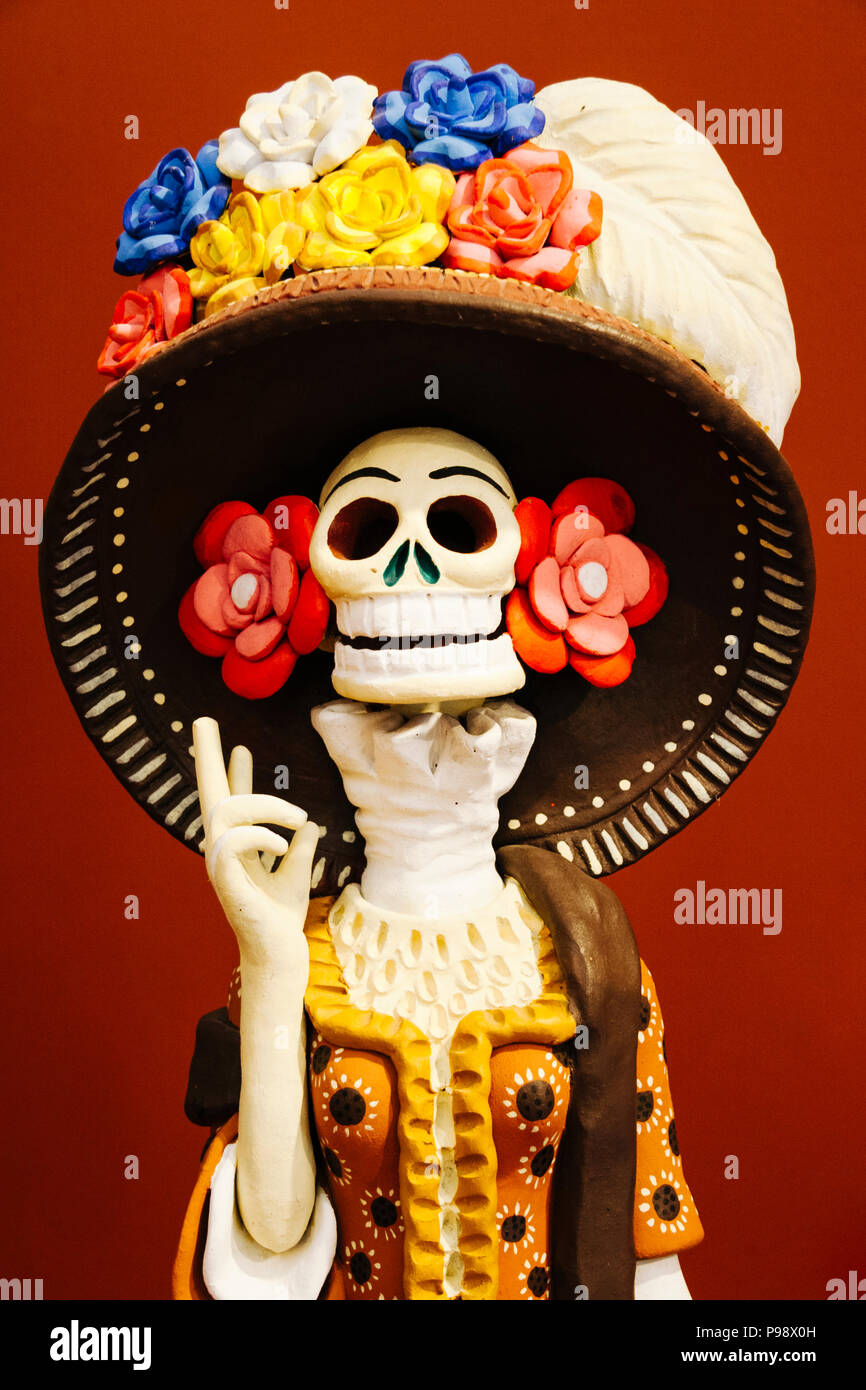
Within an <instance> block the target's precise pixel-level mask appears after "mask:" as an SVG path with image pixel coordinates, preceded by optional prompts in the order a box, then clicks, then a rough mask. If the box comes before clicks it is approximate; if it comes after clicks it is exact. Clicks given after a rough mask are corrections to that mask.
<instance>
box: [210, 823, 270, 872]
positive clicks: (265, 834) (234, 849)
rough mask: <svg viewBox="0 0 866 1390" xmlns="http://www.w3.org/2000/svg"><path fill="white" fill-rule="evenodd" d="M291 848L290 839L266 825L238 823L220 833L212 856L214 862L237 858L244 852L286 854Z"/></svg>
mask: <svg viewBox="0 0 866 1390" xmlns="http://www.w3.org/2000/svg"><path fill="white" fill-rule="evenodd" d="M288 848H289V842H288V840H285V839H283V836H282V835H277V834H276V832H275V831H273V830H268V829H267V828H266V827H265V826H264V825H237V826H234V827H233V828H232V829H230V830H226V831H224V832H223V834H222V835H220V837H219V839H218V840H217V841H216V843H215V844H214V847H213V852H212V855H211V858H212V860H213V862H214V863H216V862H217V861H218V860H220V859H225V858H233V859H237V858H239V857H240V856H241V855H242V854H250V853H253V852H255V853H256V854H274V855H278V856H279V855H282V854H285V853H286V851H287V850H288Z"/></svg>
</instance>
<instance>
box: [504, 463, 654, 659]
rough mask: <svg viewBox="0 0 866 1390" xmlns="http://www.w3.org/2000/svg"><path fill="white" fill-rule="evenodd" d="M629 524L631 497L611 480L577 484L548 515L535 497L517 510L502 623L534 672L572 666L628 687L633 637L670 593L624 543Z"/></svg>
mask: <svg viewBox="0 0 866 1390" xmlns="http://www.w3.org/2000/svg"><path fill="white" fill-rule="evenodd" d="M634 514H635V513H634V504H633V502H632V500H631V498H630V497H629V495H628V493H627V492H626V491H625V489H624V488H623V487H620V485H619V484H618V483H615V482H612V481H611V479H609V478H578V479H576V480H575V481H574V482H573V483H570V484H569V485H568V487H566V488H564V489H563V490H562V492H561V493H560V494H559V496H558V497H557V498H556V500H555V501H554V503H553V506H552V507H547V506H546V505H545V503H544V502H542V501H541V500H540V499H539V498H537V497H528V498H524V499H523V501H522V502H520V503H519V504H518V506H517V508H516V510H515V515H516V517H517V519H518V521H519V523H520V533H521V547H520V553H519V555H518V557H517V561H516V563H515V577H516V579H517V586H516V587H515V589H514V591H513V593H512V594H511V597H510V598H509V601H508V607H507V610H506V621H507V624H508V630H509V632H510V634H511V639H512V641H513V643H514V649H515V651H516V652H517V655H518V656H519V657H520V658H521V660H522V661H524V662H525V663H526V664H527V665H528V666H530V667H532V669H533V670H535V671H540V672H543V673H547V674H555V673H556V672H557V671H561V670H563V669H564V667H565V666H566V665H569V666H571V667H572V668H573V669H574V670H575V671H577V672H579V674H580V675H582V676H583V677H584V678H585V679H586V680H588V681H589V682H590V684H592V685H599V686H613V685H621V684H622V682H623V681H624V680H627V679H628V677H629V675H630V674H631V669H632V665H633V662H634V659H635V646H634V642H633V640H632V638H631V636H630V629H631V628H634V627H639V626H641V624H643V623H646V622H648V621H649V620H650V618H653V617H654V616H655V614H656V613H657V612H658V611H659V609H660V608H661V606H662V604H663V603H664V601H665V598H666V597H667V591H668V579H667V572H666V570H665V567H664V565H663V564H662V562H661V560H660V559H659V557H658V556H657V555H656V554H655V552H654V551H652V550H650V549H649V547H648V546H645V545H638V544H636V543H635V542H634V541H630V540H629V539H628V538H627V537H626V536H625V535H623V534H622V533H623V532H624V531H628V530H629V529H630V528H631V526H632V524H633V522H634ZM524 585H526V587H525V588H524V587H523V586H524Z"/></svg>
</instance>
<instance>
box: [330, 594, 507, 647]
mask: <svg viewBox="0 0 866 1390" xmlns="http://www.w3.org/2000/svg"><path fill="white" fill-rule="evenodd" d="M501 618H502V595H501V594H455V593H438V594H437V593H432V592H431V591H430V590H419V591H413V592H410V593H403V594H375V595H370V596H368V597H366V598H356V599H338V600H337V627H338V628H339V630H340V632H341V633H342V635H343V636H344V637H348V638H353V637H369V638H375V639H377V640H379V641H383V642H384V641H386V640H388V639H394V638H412V637H417V638H425V637H431V638H435V637H448V638H449V639H451V640H452V641H453V640H454V639H455V638H456V639H458V640H460V639H461V638H462V639H471V638H473V637H475V638H478V637H488V636H490V635H491V634H492V633H494V632H495V631H496V629H497V628H498V627H499V624H500V621H501Z"/></svg>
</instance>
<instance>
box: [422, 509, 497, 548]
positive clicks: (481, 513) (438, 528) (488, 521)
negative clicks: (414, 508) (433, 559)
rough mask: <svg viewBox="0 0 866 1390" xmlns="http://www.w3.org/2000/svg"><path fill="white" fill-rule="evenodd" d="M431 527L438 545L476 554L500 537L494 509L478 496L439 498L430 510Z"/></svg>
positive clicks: (429, 524)
mask: <svg viewBox="0 0 866 1390" xmlns="http://www.w3.org/2000/svg"><path fill="white" fill-rule="evenodd" d="M427 527H428V530H429V532H430V535H431V536H432V537H433V539H434V541H435V542H436V544H437V545H441V546H442V547H443V549H445V550H454V551H457V552H458V553H459V554H460V555H474V554H475V552H476V551H478V550H486V549H487V548H488V546H491V545H492V544H493V542H494V541H495V540H496V521H495V519H494V516H493V513H492V512H491V511H490V509H489V508H488V507H485V505H484V503H483V502H479V500H478V498H477V497H439V498H437V500H436V501H435V502H434V503H433V505H432V506H431V507H430V509H429V511H428V512H427Z"/></svg>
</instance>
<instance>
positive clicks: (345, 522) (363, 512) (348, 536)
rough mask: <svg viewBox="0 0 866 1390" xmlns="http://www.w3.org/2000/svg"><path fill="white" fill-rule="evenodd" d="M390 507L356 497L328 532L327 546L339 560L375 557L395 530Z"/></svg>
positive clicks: (377, 501)
mask: <svg viewBox="0 0 866 1390" xmlns="http://www.w3.org/2000/svg"><path fill="white" fill-rule="evenodd" d="M398 520H399V518H398V516H397V512H396V510H395V509H394V507H392V506H390V505H389V503H387V502H382V501H381V500H380V499H379V498H378V497H358V498H356V500H355V501H354V502H350V503H349V505H348V506H347V507H343V509H342V511H339V512H338V513H337V515H336V516H335V517H334V520H333V521H332V522H331V525H330V527H329V528H328V545H329V547H330V550H331V553H332V554H333V555H338V556H339V557H340V559H341V560H366V559H367V557H368V556H369V555H375V554H376V552H377V551H378V550H381V549H382V546H383V545H384V544H385V542H386V541H387V540H389V539H390V537H391V536H393V534H394V532H395V531H396V529H397V522H398Z"/></svg>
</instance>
